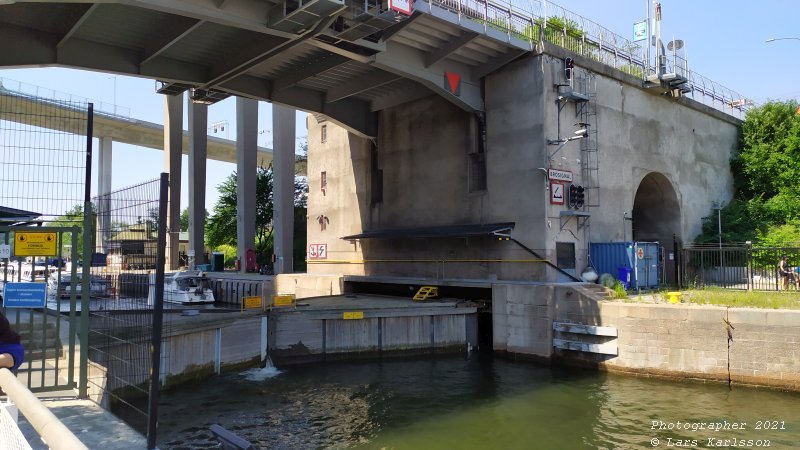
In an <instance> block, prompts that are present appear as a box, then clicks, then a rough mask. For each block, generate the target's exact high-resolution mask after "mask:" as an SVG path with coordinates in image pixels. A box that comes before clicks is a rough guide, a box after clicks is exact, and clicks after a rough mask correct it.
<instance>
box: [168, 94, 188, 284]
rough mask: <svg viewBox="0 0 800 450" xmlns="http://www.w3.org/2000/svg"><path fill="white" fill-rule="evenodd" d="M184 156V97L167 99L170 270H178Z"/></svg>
mask: <svg viewBox="0 0 800 450" xmlns="http://www.w3.org/2000/svg"><path fill="white" fill-rule="evenodd" d="M182 156H183V94H180V95H166V96H164V171H165V172H167V173H169V206H168V208H167V231H168V233H167V255H166V256H167V269H170V270H175V269H177V268H178V264H179V261H178V248H179V247H178V244H179V242H180V237H179V233H180V229H181V162H182V160H181V158H182Z"/></svg>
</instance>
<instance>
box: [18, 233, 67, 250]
mask: <svg viewBox="0 0 800 450" xmlns="http://www.w3.org/2000/svg"><path fill="white" fill-rule="evenodd" d="M56 255H57V252H56V234H55V233H49V232H42V231H38V232H33V231H24V232H23V231H17V232H16V233H15V235H14V256H56Z"/></svg>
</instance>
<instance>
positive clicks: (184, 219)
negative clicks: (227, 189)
mask: <svg viewBox="0 0 800 450" xmlns="http://www.w3.org/2000/svg"><path fill="white" fill-rule="evenodd" d="M205 213H206V214H205V216H206V217H205V218H206V221H208V210H205ZM181 231H189V208H185V209H184V210H183V211H181Z"/></svg>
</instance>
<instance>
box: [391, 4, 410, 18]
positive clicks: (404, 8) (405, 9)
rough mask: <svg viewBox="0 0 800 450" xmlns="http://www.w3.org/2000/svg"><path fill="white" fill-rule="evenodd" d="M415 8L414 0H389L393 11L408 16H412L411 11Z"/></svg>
mask: <svg viewBox="0 0 800 450" xmlns="http://www.w3.org/2000/svg"><path fill="white" fill-rule="evenodd" d="M413 7H414V0H389V9H393V10H395V11H397V12H400V13H403V14H405V15H407V16H410V15H411V9H412V8H413Z"/></svg>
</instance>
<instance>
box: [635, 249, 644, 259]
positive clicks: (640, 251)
mask: <svg viewBox="0 0 800 450" xmlns="http://www.w3.org/2000/svg"><path fill="white" fill-rule="evenodd" d="M636 257H637V258H639V259H644V247H638V248H637V249H636Z"/></svg>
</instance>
